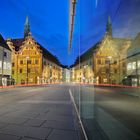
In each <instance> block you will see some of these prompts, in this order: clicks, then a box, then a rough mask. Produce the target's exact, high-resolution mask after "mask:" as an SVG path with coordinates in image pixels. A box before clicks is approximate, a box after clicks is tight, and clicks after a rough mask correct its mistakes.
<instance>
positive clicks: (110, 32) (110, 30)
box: [106, 16, 112, 37]
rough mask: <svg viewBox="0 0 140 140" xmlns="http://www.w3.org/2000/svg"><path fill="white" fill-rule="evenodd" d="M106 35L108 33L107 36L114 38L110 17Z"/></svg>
mask: <svg viewBox="0 0 140 140" xmlns="http://www.w3.org/2000/svg"><path fill="white" fill-rule="evenodd" d="M106 33H107V35H109V36H110V37H112V24H111V19H110V16H108V20H107V25H106Z"/></svg>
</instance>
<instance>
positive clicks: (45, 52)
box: [37, 43, 61, 65]
mask: <svg viewBox="0 0 140 140" xmlns="http://www.w3.org/2000/svg"><path fill="white" fill-rule="evenodd" d="M37 44H38V45H39V46H40V48H41V50H42V52H43V56H44V57H45V58H46V59H48V60H49V61H52V62H54V63H55V64H57V65H61V64H60V62H59V60H58V58H57V57H56V56H54V55H53V54H51V53H50V52H49V51H48V50H47V49H46V48H44V47H43V46H42V45H40V44H39V43H37Z"/></svg>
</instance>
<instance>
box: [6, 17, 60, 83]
mask: <svg viewBox="0 0 140 140" xmlns="http://www.w3.org/2000/svg"><path fill="white" fill-rule="evenodd" d="M7 43H8V45H9V47H10V48H11V50H12V78H13V79H15V82H16V83H17V84H28V83H29V84H41V83H50V82H59V81H61V75H62V74H61V67H60V63H59V61H58V59H57V58H56V57H55V56H53V55H52V54H51V53H50V52H49V51H48V50H46V49H45V48H44V47H43V46H41V45H40V44H39V43H38V42H36V40H35V39H34V38H33V37H32V35H31V33H30V24H29V19H28V17H27V18H26V23H25V29H24V38H21V39H7Z"/></svg>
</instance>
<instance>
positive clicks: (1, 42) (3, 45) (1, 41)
mask: <svg viewBox="0 0 140 140" xmlns="http://www.w3.org/2000/svg"><path fill="white" fill-rule="evenodd" d="M0 46H2V47H4V48H6V49H8V50H10V51H11V49H10V48H9V46H8V45H7V43H6V41H5V40H4V38H3V37H2V35H1V34H0Z"/></svg>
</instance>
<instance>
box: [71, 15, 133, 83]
mask: <svg viewBox="0 0 140 140" xmlns="http://www.w3.org/2000/svg"><path fill="white" fill-rule="evenodd" d="M131 42H132V39H129V38H128V39H127V38H114V37H113V35H112V24H111V20H110V17H109V18H108V21H107V26H106V33H105V36H104V38H103V39H102V40H101V41H100V42H99V43H97V44H96V45H94V46H93V47H92V48H90V49H89V50H88V51H86V52H85V53H84V54H83V55H81V56H80V63H79V62H78V60H77V61H76V63H75V65H74V66H73V68H72V70H73V73H72V75H73V76H72V77H74V78H73V79H75V81H77V82H84V83H90V82H94V83H97V84H121V83H122V80H123V79H124V77H125V75H126V59H125V58H126V57H127V50H128V48H129V47H130V46H131ZM120 52H121V53H120Z"/></svg>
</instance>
